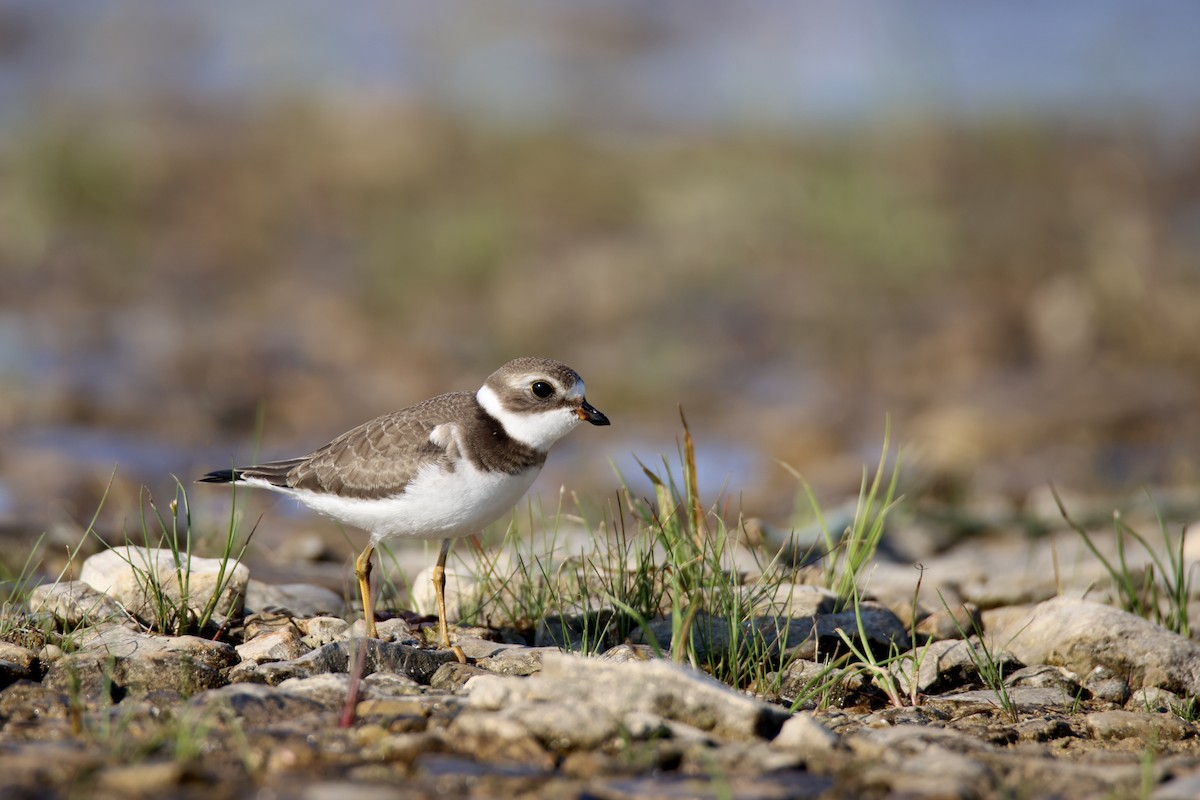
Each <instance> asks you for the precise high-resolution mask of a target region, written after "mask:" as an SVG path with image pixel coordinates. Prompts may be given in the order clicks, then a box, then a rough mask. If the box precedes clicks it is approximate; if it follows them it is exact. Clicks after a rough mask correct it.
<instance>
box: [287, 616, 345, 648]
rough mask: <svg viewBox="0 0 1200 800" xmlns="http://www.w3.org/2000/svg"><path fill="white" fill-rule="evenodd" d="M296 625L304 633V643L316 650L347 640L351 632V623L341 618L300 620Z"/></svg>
mask: <svg viewBox="0 0 1200 800" xmlns="http://www.w3.org/2000/svg"><path fill="white" fill-rule="evenodd" d="M296 625H297V626H298V627H299V628H300V630H302V631H304V637H303V639H304V643H305V644H306V645H308V646H309V647H314V648H316V647H321V646H323V645H327V644H329V643H330V642H336V641H339V640H341V639H345V638H346V637H347V636H348V635H349V631H350V623H349V622H346V620H344V619H342V618H341V617H313V618H312V619H298V620H296Z"/></svg>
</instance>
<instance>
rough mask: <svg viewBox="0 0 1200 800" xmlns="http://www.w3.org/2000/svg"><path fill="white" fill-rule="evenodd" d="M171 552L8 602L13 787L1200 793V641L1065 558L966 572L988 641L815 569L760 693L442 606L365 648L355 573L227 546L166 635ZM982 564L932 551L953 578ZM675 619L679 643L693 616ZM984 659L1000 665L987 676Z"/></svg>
mask: <svg viewBox="0 0 1200 800" xmlns="http://www.w3.org/2000/svg"><path fill="white" fill-rule="evenodd" d="M998 546H999V545H998ZM975 548H976V549H975V552H976V556H977V557H978V556H979V554H980V552H981V551H980V546H979V545H978V543H977V544H976V545H975ZM983 552H986V547H985V548H983ZM114 554H115V555H114ZM161 556H162V553H161V552H159V553H153V552H149V551H141V550H130V551H123V550H109V551H106V552H104V553H101V554H100V555H98V556H94V557H92V559H89V561H88V562H87V563H85V565H84V568H83V572H82V573H81V577H82V578H84V579H85V580H82V579H81V580H79V581H61V582H59V583H47V584H44V585H42V586H39V587H36V588H35V589H34V590H33V591H32V592H31V593H30V597H29V600H28V606H27V607H25V608H21V609H13V610H10V613H9V614H8V615H7V616H6V618H5V619H6V626H5V630H4V635H3V637H2V638H3V639H4V640H5V641H3V642H0V686H2V687H3V688H2V689H0V795H2V796H4V797H6V798H35V797H37V798H44V797H63V798H67V797H71V798H74V797H92V798H110V797H111V798H118V797H120V798H128V797H154V798H156V799H161V798H168V797H180V798H191V797H197V798H199V797H204V798H206V800H213V798H241V797H280V798H282V797H300V798H309V799H310V800H322V799H323V798H333V797H343V796H354V797H356V798H368V799H369V800H370V799H373V798H391V797H427V796H457V797H480V798H483V797H538V798H541V797H545V798H551V797H555V798H558V797H580V798H584V797H586V798H614V799H615V798H660V797H662V798H691V797H698V798H706V797H714V798H716V797H738V798H762V800H769V799H770V800H773V799H774V798H807V797H823V798H843V797H844V798H849V797H937V798H945V797H964V798H973V797H979V798H990V797H1029V798H1034V797H1036V798H1043V797H1045V798H1050V797H1054V798H1092V797H1101V796H1104V797H1152V798H1156V800H1172V799H1173V798H1189V797H1195V796H1197V794H1200V738H1198V737H1197V726H1196V724H1195V721H1194V720H1195V717H1196V716H1197V714H1196V710H1195V704H1194V698H1195V697H1196V696H1198V695H1200V644H1197V643H1196V642H1194V641H1191V640H1190V639H1188V638H1185V637H1184V636H1180V635H1178V634H1176V633H1172V632H1170V631H1168V630H1166V629H1165V628H1163V627H1161V626H1159V625H1157V624H1155V623H1153V622H1150V621H1147V620H1146V619H1143V618H1142V617H1139V616H1135V615H1133V614H1130V613H1127V612H1125V611H1122V610H1120V609H1118V608H1116V607H1114V606H1113V605H1109V604H1106V603H1102V602H1096V601H1094V600H1091V599H1082V598H1081V597H1079V596H1078V594H1081V593H1079V592H1073V591H1071V590H1070V582H1069V581H1068V582H1067V584H1065V585H1064V584H1063V583H1062V576H1061V575H1060V576H1059V588H1060V589H1062V590H1064V591H1060V592H1058V593H1057V595H1056V596H1047V597H1040V596H1039V595H1041V594H1044V593H1045V591H1044V587H1041V588H1039V587H1037V586H1031V585H1027V586H1026V587H1025V588H1024V589H1023V590H1022V594H1023V596H1022V597H1021V598H1016V599H1017V600H1019V601H1020V602H1012V603H1008V604H1003V605H1000V604H995V603H993V604H991V606H990V607H988V608H985V609H984V610H982V611H981V610H979V606H978V605H977V604H976V602H975V601H976V600H977V599H979V598H981V597H983V596H985V594H986V588H987V586H988V585H989V583H990V582H989V581H988V580H986V579H984V580H981V581H979V582H977V583H975V584H972V582H971V581H972V575H971V574H969V572H965V571H962V570H961V569H960V570H959V572H958V576H957V577H958V582H957V584H956V585H957V587H958V590H959V593H958V595H956V599H955V603H956V605H955V606H954V607H955V608H956V609H957V610H958V611H960V612H962V614H960V615H959V617H962V616H963V615H966V616H965V617H964V618H966V619H969V620H973V621H974V622H973V625H974V626H975V627H978V628H979V629H980V630H982V631H983V632H984V635H983V637H982V638H980V637H979V636H975V635H971V636H969V637H968V638H966V639H964V638H963V637H962V634H963V633H964V632H968V631H969V630H972V629H973V628H970V627H968V628H964V627H963V625H962V620H961V619H960V620H959V621H958V622H956V621H955V618H954V616H955V615H952V614H949V613H945V612H946V611H947V609H949V608H950V606H945V607H944V608H943V613H941V614H938V613H926V612H922V617H923V618H922V619H921V620H919V624H918V622H917V621H914V620H911V619H908V620H906V619H904V618H903V617H904V616H905V614H904V611H903V607H904V605H905V601H903V598H904V596H905V592H904V591H902V590H900V589H899V588H897V589H895V590H893V589H892V588H889V587H890V586H891V585H892V584H893V583H894V584H895V586H896V587H900V586H901V584H902V583H903V581H901V580H900V579H899V577H898V576H899V575H901V574H902V573H901V572H899V571H898V570H895V569H893V570H892V571H889V569H888V568H887V567H886V566H881V567H880V568H879V570H878V571H877V573H876V578H877V581H876V585H875V591H874V594H875V597H876V599H875V600H869V601H865V602H864V603H863V605H862V606H861V607H860V608H859V615H858V619H861V620H862V621H863V628H862V629H861V630H859V631H857V633H855V631H856V629H857V624H858V619H856V618H855V616H854V613H853V611H849V612H848V611H846V610H841V611H834V610H833V609H832V607H831V606H830V604H828V603H825V602H823V601H822V597H823V596H824V595H823V590H819V591H818V590H815V589H814V587H811V586H810V587H805V594H806V597H807V598H808V599H807V600H806V602H809V601H812V600H813V599H814V598H815V599H816V601H815V602H809V606H808V607H807V610H801V609H799V605H796V606H795V607H794V608H795V609H796V610H794V611H793V613H792V614H791V615H789V616H788V618H786V619H783V620H775V621H774V622H775V623H777V626H778V629H779V630H780V631H784V630H786V633H787V635H786V637H784V636H783V635H782V633H781V635H779V636H778V637H777V638H776V640H775V642H776V644H775V647H774V650H773V651H772V652H771V653H770V654H769V655H770V660H771V663H772V664H776V665H779V666H781V667H782V669H777V670H775V671H772V672H768V673H764V676H763V680H761V681H760V682H759V684H758V685H756V686H753V687H751V688H752V690H753V691H737V690H734V689H733V688H730V687H729V686H727V685H725V684H723V683H721V682H719V681H717V680H715V679H714V678H712V677H710V676H709V675H706V674H705V673H704V672H703V671H702V670H700V669H697V668H695V667H694V666H692V665H689V664H681V663H675V662H674V661H672V660H671V659H669V658H666V657H663V656H661V655H659V654H658V653H657V651H656V649H655V648H654V647H652V646H651V645H650V644H648V643H645V642H641V641H636V639H638V638H639V637H630V639H629V640H627V641H624V642H620V643H614V644H613V645H612V646H609V647H607V648H606V649H603V651H602V652H599V653H598V654H594V655H590V656H584V655H580V654H577V653H571V652H564V651H563V650H561V649H560V648H559V647H557V646H553V645H547V644H543V643H540V642H536V641H535V642H533V643H530V642H527V641H517V640H516V639H518V638H519V637H515V636H513V635H511V633H507V634H506V633H504V632H502V631H498V630H492V629H488V628H479V627H475V628H469V627H462V626H460V627H459V628H457V630H456V636H457V641H458V643H459V644H460V645H461V647H462V649H463V651H464V653H465V654H466V656H467V662H468V663H465V664H461V663H458V661H457V660H456V659H455V657H454V655H453V653H451V652H446V651H438V650H436V649H433V648H432V646H431V640H432V637H431V628H432V626H431V625H430V624H429V620H428V618H423V617H419V616H417V615H415V614H413V615H404V616H397V617H393V618H390V619H384V620H382V621H381V622H380V624H379V631H380V635H381V639H379V640H367V639H365V638H363V636H362V633H363V623H362V622H361V621H358V622H356V623H350V622H347V621H346V618H349V619H353V618H354V615H353V611H352V610H349V609H346V608H344V607H343V604H342V598H341V597H339V596H338V595H337V594H335V593H333V592H330V591H328V590H325V589H320V588H317V587H311V586H302V585H292V586H286V587H275V586H269V585H266V584H262V583H259V582H258V581H255V580H253V579H252V578H251V576H250V575H249V573H248V570H246V569H245V567H242V566H240V565H239V566H237V567H236V568H235V569H232V570H226V571H224V572H223V573H222V572H219V571H218V570H214V569H210V567H212V566H214V565H211V564H209V563H208V562H206V561H205V560H203V559H194V560H193V563H192V564H191V565H190V566H191V575H190V576H189V577H190V581H189V596H188V602H189V603H192V604H194V607H193V608H192V612H193V613H195V612H196V611H197V610H198V609H199V608H200V607H202V606H205V605H206V604H207V603H208V601H209V600H211V599H213V597H214V593H216V595H215V596H216V600H217V602H215V603H213V604H211V606H209V607H210V608H212V609H214V613H213V621H212V622H211V623H210V628H209V629H208V630H206V631H204V633H205V635H204V636H192V635H183V636H174V635H163V634H160V633H152V632H150V630H149V629H148V627H147V625H146V624H145V619H146V617H147V611H146V608H147V604H151V603H152V602H153V600H154V597H153V596H152V595H151V594H148V593H147V591H146V589H147V587H146V586H145V584H144V583H143V584H141V585H139V584H138V582H137V581H136V580H133V581H131V580H130V573H131V569H130V564H131V563H132V564H137V563H151V562H153V560H154V559H155V558H158V557H161ZM957 557H958V556H957V555H956V554H954V553H953V551H951V552H949V553H947V554H946V555H944V556H942V557H940V558H939V559H935V560H932V561H931V562H930V563H929V564H927V565H926V572H927V574H932V575H937V574H939V571H944V570H948V569H951V568H952V567H953V565H954V564H955V558H957ZM139 559H141V561H139ZM985 563H986V562H985ZM991 563H992V565H993V568H996V567H997V566H998V565H1000V564H1002V563H1003V559H1000V558H993V559H992V561H991ZM216 566H219V565H216ZM132 573H133V574H137V570H132ZM217 574H221V575H222V576H223V578H222V580H220V581H215V582H212V583H206V582H205V580H206V578H205V576H206V575H208V576H214V575H217ZM889 575H890V576H891V577H889ZM999 577H1000V572H993V578H995V579H996V580H998V579H999ZM892 578H895V580H892ZM1009 578H1011V575H1009ZM945 585H946V582H943V583H942V584H941V589H940V590H942V591H944V590H945ZM164 586H165V587H166V589H167V590H168V591H169V590H170V589H171V587H170V585H169V582H165V583H164ZM175 588H176V590H177V588H178V587H175ZM991 588H992V589H995V586H994V585H993V586H992V587H991ZM911 591H912V590H911V587H909V588H908V590H907V592H908V595H909V597H908V600H907V601H906V602H907V604H908V605H909V606H910V607H911V602H912V598H911ZM889 598H890V599H889ZM344 617H345V618H344ZM764 622H765V621H764ZM697 624H698V625H699V624H700V623H697ZM654 625H658V623H655V622H653V621H652V622H651V627H652V628H653V626H654ZM703 625H705V626H707V627H708V628H709V629H712V628H713V627H714V626H717V627H719V625H718V624H717V621H714V620H704V621H703ZM657 630H658V632H659V636H658V637H657V639H658V640H659V641H660V644H662V645H663V649H664V650H666V651H667V652H669V651H670V650H669V637H670V626H669V625H659V627H658V628H657ZM839 630H840V631H841V632H842V633H848V634H850V639H849V641H851V642H854V643H855V644H856V646H858V647H859V648H864V652H875V653H886V652H892V653H898V654H899V657H896V658H892V659H884V660H883V662H882V663H883V664H884V666H883V667H882V668H881V669H882V670H883V671H882V672H873V671H872V670H869V669H847V668H845V667H846V665H847V664H850V663H851V661H852V660H846V659H843V660H842V661H840V662H837V661H836V660H831V658H832V657H833V655H834V654H836V653H838V652H839V647H838V642H839V641H842V642H843V643H845V642H846V641H847V640H845V639H842V638H841V634H839V633H838V631H839ZM913 632H917V637H916V638H917V642H915V643H914V642H913V641H910V640H909V639H910V638H911V634H912V633H913ZM663 637H665V641H664V640H663ZM641 638H647V639H648V638H649V637H641ZM844 650H845V648H841V651H844ZM984 657H986V659H987V660H988V661H989V662H990V663H991V664H993V665H996V666H998V667H999V674H1000V680H1001V682H1000V683H998V684H997V683H994V682H992V683H989V681H988V680H986V676H985V675H984V667H986V666H987V664H986V663H981V660H982V659H983V658H984ZM835 664H840V666H839V667H838V668H837V669H834V668H833V665H835ZM889 686H890V687H891V688H892V689H893V690H894V692H895V694H894V695H890V694H889V693H888V692H887V691H886V689H887V688H888V687H889Z"/></svg>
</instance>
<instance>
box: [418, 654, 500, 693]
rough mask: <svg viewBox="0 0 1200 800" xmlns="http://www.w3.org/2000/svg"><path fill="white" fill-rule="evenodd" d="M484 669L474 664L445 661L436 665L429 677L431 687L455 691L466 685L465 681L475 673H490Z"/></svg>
mask: <svg viewBox="0 0 1200 800" xmlns="http://www.w3.org/2000/svg"><path fill="white" fill-rule="evenodd" d="M490 674H491V673H489V672H488V671H487V670H486V669H483V668H481V667H477V666H475V665H474V664H460V663H458V662H457V661H447V662H446V663H445V664H442V665H441V666H440V667H438V670H437V672H435V673H433V676H432V677H430V679H429V686H430V688H432V689H441V690H443V691H448V692H456V691H458V690H459V689H461V688H463V687H464V686H466V684H467V681H469V680H471V678H474V677H475V676H477V675H490Z"/></svg>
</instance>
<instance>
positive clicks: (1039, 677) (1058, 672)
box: [1004, 664, 1083, 697]
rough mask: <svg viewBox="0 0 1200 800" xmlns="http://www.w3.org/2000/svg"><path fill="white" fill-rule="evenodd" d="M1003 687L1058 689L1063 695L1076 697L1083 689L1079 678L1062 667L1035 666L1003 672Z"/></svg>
mask: <svg viewBox="0 0 1200 800" xmlns="http://www.w3.org/2000/svg"><path fill="white" fill-rule="evenodd" d="M1004 685H1005V686H1030V687H1035V688H1043V689H1058V690H1059V691H1061V692H1062V693H1063V694H1064V695H1067V696H1070V697H1076V696H1078V695H1079V693H1080V690H1081V689H1082V688H1083V687H1082V684H1081V683H1080V682H1079V676H1078V675H1076V674H1075V673H1074V672H1071V670H1069V669H1065V668H1063V667H1052V666H1050V665H1049V664H1037V665H1034V666H1032V667H1021V668H1020V669H1018V670H1016V671H1015V672H1008V671H1006V672H1005V675H1004Z"/></svg>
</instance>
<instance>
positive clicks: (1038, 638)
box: [984, 597, 1200, 695]
mask: <svg viewBox="0 0 1200 800" xmlns="http://www.w3.org/2000/svg"><path fill="white" fill-rule="evenodd" d="M984 626H985V628H986V629H987V631H988V636H989V637H990V638H991V640H992V648H993V650H1001V649H1005V650H1009V651H1010V652H1011V653H1012V654H1013V655H1014V656H1016V657H1017V658H1018V659H1020V660H1021V661H1022V662H1024V663H1026V664H1051V665H1054V666H1061V667H1066V668H1067V669H1069V670H1071V671H1073V672H1075V673H1076V674H1078V675H1087V674H1089V673H1091V672H1092V670H1093V669H1094V668H1096V667H1098V666H1099V667H1106V668H1108V669H1109V670H1111V671H1112V672H1113V673H1115V674H1117V675H1121V676H1124V677H1126V678H1128V680H1129V685H1130V686H1131V687H1132V688H1134V689H1138V688H1143V687H1150V686H1157V687H1160V688H1163V689H1167V690H1168V691H1172V692H1176V693H1178V694H1186V695H1197V694H1200V644H1198V643H1196V642H1193V641H1190V640H1188V639H1185V638H1183V637H1182V636H1179V635H1177V634H1174V633H1171V632H1170V631H1168V630H1166V629H1164V628H1161V627H1159V626H1158V625H1155V624H1154V623H1153V622H1150V621H1148V620H1145V619H1142V618H1141V617H1138V616H1135V615H1133V614H1129V613H1127V612H1125V611H1121V610H1120V609H1118V608H1113V607H1112V606H1106V605H1102V604H1100V603H1093V602H1090V601H1087V600H1078V599H1074V598H1067V597H1059V598H1055V599H1053V600H1047V601H1046V602H1044V603H1039V604H1037V605H1036V606H1034V607H1033V608H1017V609H1013V608H1009V609H997V610H995V611H991V612H985V613H984Z"/></svg>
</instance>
